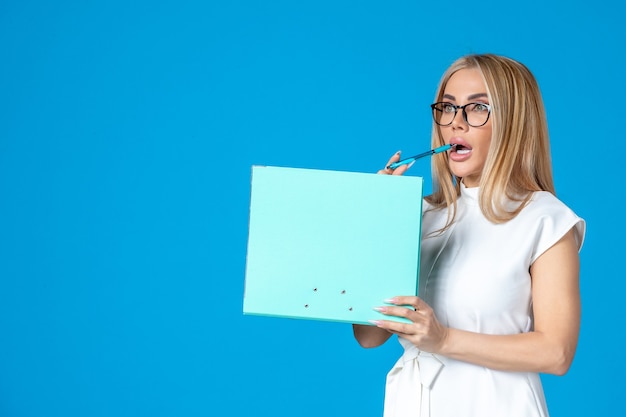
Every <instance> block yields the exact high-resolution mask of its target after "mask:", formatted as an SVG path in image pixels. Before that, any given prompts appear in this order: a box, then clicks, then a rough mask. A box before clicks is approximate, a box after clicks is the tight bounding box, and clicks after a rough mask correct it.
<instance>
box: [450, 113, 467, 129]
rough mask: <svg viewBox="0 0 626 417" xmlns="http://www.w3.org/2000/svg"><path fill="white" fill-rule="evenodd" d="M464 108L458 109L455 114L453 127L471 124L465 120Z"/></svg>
mask: <svg viewBox="0 0 626 417" xmlns="http://www.w3.org/2000/svg"><path fill="white" fill-rule="evenodd" d="M463 110H464V109H458V110H457V112H456V114H455V115H454V118H453V119H452V124H451V126H452V128H453V129H459V128H467V127H468V126H469V125H468V124H467V122H466V121H465V117H464V115H463Z"/></svg>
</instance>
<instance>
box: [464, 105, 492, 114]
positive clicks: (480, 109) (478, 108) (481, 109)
mask: <svg viewBox="0 0 626 417" xmlns="http://www.w3.org/2000/svg"><path fill="white" fill-rule="evenodd" d="M468 107H469V109H468V110H469V111H470V112H475V113H486V112H488V111H489V105H488V104H485V103H472V104H471V105H470V106H468Z"/></svg>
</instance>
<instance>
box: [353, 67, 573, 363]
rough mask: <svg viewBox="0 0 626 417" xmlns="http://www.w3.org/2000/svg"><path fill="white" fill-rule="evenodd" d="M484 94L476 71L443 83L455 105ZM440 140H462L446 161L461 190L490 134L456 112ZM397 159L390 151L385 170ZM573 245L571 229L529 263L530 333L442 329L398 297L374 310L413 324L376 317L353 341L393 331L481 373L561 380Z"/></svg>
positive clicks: (414, 302)
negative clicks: (460, 149) (466, 151)
mask: <svg viewBox="0 0 626 417" xmlns="http://www.w3.org/2000/svg"><path fill="white" fill-rule="evenodd" d="M484 91H485V87H484V83H483V82H482V80H481V79H480V76H479V74H478V73H477V72H475V71H473V70H461V71H459V72H458V73H455V75H453V77H452V78H451V79H450V82H449V83H448V85H447V86H446V92H445V93H446V95H445V96H446V97H447V99H448V100H449V101H451V102H453V103H454V104H457V105H463V104H465V103H466V102H468V101H469V100H472V101H475V98H473V97H476V96H478V95H481V94H482V93H483V92H484ZM441 131H442V135H443V137H444V140H445V141H446V143H450V141H453V142H454V141H463V142H464V144H466V145H467V146H468V147H469V148H471V154H470V156H469V157H468V156H467V155H465V156H455V158H453V155H451V157H450V168H451V170H452V171H453V172H454V173H455V175H458V176H459V177H462V178H463V182H464V184H465V185H466V186H467V187H473V186H477V185H478V183H479V181H480V176H481V173H482V167H483V165H484V160H485V159H486V157H487V152H486V150H487V149H488V146H489V140H490V136H491V124H490V121H489V122H488V123H487V124H486V125H484V126H481V127H478V128H475V127H471V126H469V125H467V123H465V121H464V120H463V118H462V115H461V112H459V113H458V114H457V115H456V117H455V119H454V121H453V123H452V124H451V125H450V126H445V127H441ZM399 159H400V154H399V153H396V154H394V155H393V156H392V157H391V159H390V160H389V161H388V163H387V165H389V164H390V163H393V162H396V161H398V160H399ZM407 169H408V166H401V167H399V168H397V169H396V170H389V169H382V170H380V171H378V173H379V174H384V175H402V174H404V173H405V172H406V170H407ZM579 271H580V264H579V256H578V245H577V242H576V238H575V234H574V231H573V230H570V231H569V232H568V233H567V234H566V235H565V236H563V238H561V240H559V241H558V242H557V243H556V244H555V245H553V246H552V247H551V248H550V249H548V250H547V251H546V252H544V253H543V254H542V255H541V256H540V257H539V258H538V259H537V260H536V261H535V262H534V263H533V264H532V266H531V268H530V275H531V280H532V299H533V315H534V330H533V331H531V332H528V333H521V334H515V335H489V334H481V333H474V332H468V331H464V330H460V329H454V328H449V327H446V326H444V325H442V323H441V322H439V320H438V319H437V317H436V316H435V314H434V312H433V309H432V308H431V307H430V306H429V305H428V304H427V303H426V302H424V301H423V300H421V299H420V298H419V297H415V296H397V297H394V298H393V299H392V301H393V302H392V303H391V304H396V305H398V306H400V305H410V306H413V307H414V309H415V310H411V309H407V308H405V307H394V306H380V307H377V308H376V309H377V310H378V311H380V312H381V313H383V314H385V315H388V316H396V317H404V318H407V319H409V320H410V321H411V323H399V322H396V321H391V320H378V321H376V322H374V324H375V326H366V325H358V324H355V325H353V330H354V336H355V338H356V339H357V341H358V342H359V343H360V344H361V345H362V346H363V347H376V346H380V345H381V344H383V343H385V342H386V341H387V340H388V339H389V337H390V336H391V335H392V334H396V335H398V336H401V337H403V338H405V339H407V340H408V341H410V342H411V343H413V344H414V345H415V346H417V347H418V348H419V349H421V350H424V351H426V352H431V353H435V354H440V355H443V356H446V357H449V358H453V359H457V360H461V361H465V362H469V363H473V364H476V365H480V366H485V367H487V368H491V369H496V370H503V371H513V372H516V371H517V372H538V373H550V374H555V375H563V374H565V373H566V372H567V370H568V369H569V367H570V365H571V363H572V361H573V359H574V353H575V351H576V345H577V343H578V332H579V326H580V314H581V306H580V291H579V282H578V280H579Z"/></svg>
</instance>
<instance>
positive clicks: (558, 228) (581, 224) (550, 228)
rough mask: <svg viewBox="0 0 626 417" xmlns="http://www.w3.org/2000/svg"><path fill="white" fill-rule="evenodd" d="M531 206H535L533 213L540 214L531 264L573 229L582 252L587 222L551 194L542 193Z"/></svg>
mask: <svg viewBox="0 0 626 417" xmlns="http://www.w3.org/2000/svg"><path fill="white" fill-rule="evenodd" d="M531 204H532V205H533V206H534V207H533V211H535V212H537V214H538V215H537V217H536V218H537V223H538V224H537V226H538V227H536V228H535V230H536V231H537V234H536V236H535V248H534V251H533V254H532V258H531V263H533V262H535V260H537V258H539V256H541V255H542V254H543V253H544V252H545V251H547V250H548V249H550V248H551V247H552V246H553V245H554V244H555V243H557V242H558V241H559V240H560V239H561V238H562V237H563V236H565V234H567V232H569V231H570V230H571V229H572V228H573V229H574V235H575V238H576V243H577V244H578V250H579V251H580V249H581V248H582V246H583V241H584V239H585V231H586V223H585V220H583V219H582V218H580V217H578V216H577V215H576V213H574V212H573V211H572V210H571V209H570V208H569V207H567V206H566V205H565V204H563V203H562V202H561V201H560V200H558V199H557V198H556V197H554V196H553V195H552V194H549V193H541V195H540V196H539V197H538V198H536V199H534V200H533V203H531Z"/></svg>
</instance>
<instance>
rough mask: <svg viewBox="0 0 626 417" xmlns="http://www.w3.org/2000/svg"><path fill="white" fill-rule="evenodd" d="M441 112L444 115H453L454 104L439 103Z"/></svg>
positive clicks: (454, 110)
mask: <svg viewBox="0 0 626 417" xmlns="http://www.w3.org/2000/svg"><path fill="white" fill-rule="evenodd" d="M441 111H442V112H444V113H455V112H456V107H455V106H454V104H450V103H441Z"/></svg>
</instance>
